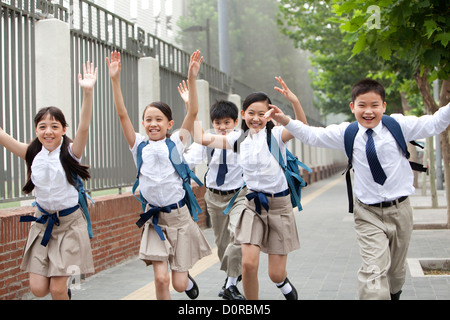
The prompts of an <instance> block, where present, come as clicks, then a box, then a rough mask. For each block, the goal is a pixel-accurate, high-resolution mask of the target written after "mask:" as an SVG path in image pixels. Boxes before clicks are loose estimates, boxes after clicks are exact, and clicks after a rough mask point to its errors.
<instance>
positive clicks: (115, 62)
mask: <svg viewBox="0 0 450 320" xmlns="http://www.w3.org/2000/svg"><path fill="white" fill-rule="evenodd" d="M106 64H107V65H108V68H109V76H110V77H111V79H115V78H118V77H119V75H120V71H121V69H122V63H121V62H120V52H117V51H114V52H111V59H108V58H106Z"/></svg>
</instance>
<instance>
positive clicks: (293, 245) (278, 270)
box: [195, 77, 306, 300]
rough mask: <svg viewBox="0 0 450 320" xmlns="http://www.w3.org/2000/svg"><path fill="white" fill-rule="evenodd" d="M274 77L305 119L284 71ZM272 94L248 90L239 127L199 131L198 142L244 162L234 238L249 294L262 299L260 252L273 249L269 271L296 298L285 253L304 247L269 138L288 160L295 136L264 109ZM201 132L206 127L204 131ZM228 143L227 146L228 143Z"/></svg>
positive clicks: (282, 92) (299, 115) (277, 88)
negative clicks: (242, 193) (241, 198)
mask: <svg viewBox="0 0 450 320" xmlns="http://www.w3.org/2000/svg"><path fill="white" fill-rule="evenodd" d="M276 80H277V81H278V82H279V83H280V84H281V88H279V87H275V90H277V91H278V92H280V93H281V94H283V95H284V96H285V97H286V98H287V99H288V100H289V101H290V102H291V104H292V106H293V108H294V112H295V116H296V118H297V119H299V120H300V121H302V122H304V123H306V116H305V114H304V112H303V109H302V107H301V104H300V101H299V100H298V98H297V97H296V96H295V94H293V93H292V92H291V90H290V89H289V88H288V86H287V85H286V83H285V82H284V81H283V79H282V78H281V77H277V78H276ZM271 104H272V102H271V100H270V99H269V97H268V96H267V95H266V94H265V93H262V92H258V93H253V94H250V95H249V96H248V97H247V98H246V99H245V101H244V103H243V107H242V111H241V116H242V120H243V121H242V130H243V132H244V133H243V134H242V133H241V132H231V133H229V134H228V135H226V136H220V135H212V134H207V133H202V132H201V130H196V131H195V142H197V143H202V144H203V145H207V146H209V147H212V148H227V149H235V151H237V152H238V162H239V164H240V165H241V166H242V169H243V176H244V181H245V182H246V184H247V188H248V193H247V195H246V201H245V206H244V210H243V211H242V213H241V216H240V219H239V222H238V224H237V226H236V240H235V243H237V244H241V245H242V284H243V288H244V292H245V297H246V298H247V299H248V300H255V299H258V297H259V293H258V291H259V290H258V268H259V256H260V252H261V251H262V252H264V253H267V254H268V255H269V277H270V279H271V280H272V281H273V282H274V283H275V284H276V285H277V287H278V288H280V289H281V291H282V293H283V295H284V296H285V298H286V299H287V300H297V292H296V290H295V288H294V286H293V285H292V284H291V283H290V281H289V280H288V278H287V271H286V262H287V255H288V253H289V252H292V251H294V250H296V249H298V248H299V247H300V243H299V239H298V234H297V227H296V224H295V217H294V213H293V208H292V204H291V200H290V195H289V189H288V184H287V181H286V178H285V176H284V173H283V171H282V169H281V166H280V165H279V163H278V160H277V159H275V157H274V156H273V155H272V154H271V152H270V150H269V146H268V138H269V139H270V138H271V137H272V139H273V138H274V139H276V141H277V143H278V145H279V147H280V150H281V153H282V156H283V158H284V160H285V161H286V143H287V142H288V141H289V140H291V139H292V138H293V136H292V135H291V134H290V133H289V132H288V131H287V130H286V129H284V128H283V127H281V126H275V124H274V123H273V122H272V121H269V120H268V119H267V118H266V117H265V114H266V113H267V112H268V111H269V109H270V108H271ZM200 133H202V134H201V135H200ZM224 146H225V147H224Z"/></svg>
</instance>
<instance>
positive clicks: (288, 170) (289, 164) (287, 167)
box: [267, 134, 312, 211]
mask: <svg viewBox="0 0 450 320" xmlns="http://www.w3.org/2000/svg"><path fill="white" fill-rule="evenodd" d="M267 143H268V144H269V150H270V152H271V153H272V155H273V156H274V157H275V159H277V160H278V163H279V164H280V166H281V169H282V170H283V172H284V176H285V177H286V181H287V183H288V186H289V193H290V195H291V203H292V207H293V208H297V209H298V211H302V210H303V207H302V205H301V203H300V201H301V198H302V193H301V189H302V188H303V187H306V186H307V185H308V184H307V183H306V181H305V180H303V178H302V176H301V175H300V170H299V166H300V167H302V168H303V169H305V170H306V171H308V172H309V173H311V172H312V170H311V169H310V168H309V167H308V166H306V165H305V164H304V163H303V162H301V161H300V160H298V158H297V157H296V156H294V155H293V154H292V152H290V151H289V149H287V148H286V162H284V159H283V156H282V154H281V150H280V147H279V145H278V142H277V140H276V139H275V137H274V136H273V134H270V136H269V135H267ZM272 146H274V148H272ZM276 150H278V153H277V152H276Z"/></svg>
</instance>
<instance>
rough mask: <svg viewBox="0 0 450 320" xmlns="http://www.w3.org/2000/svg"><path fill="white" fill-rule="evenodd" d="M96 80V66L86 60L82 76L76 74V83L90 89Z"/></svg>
mask: <svg viewBox="0 0 450 320" xmlns="http://www.w3.org/2000/svg"><path fill="white" fill-rule="evenodd" d="M96 82H97V68H94V64H93V63H89V61H88V62H86V63H84V64H83V76H82V75H81V74H79V75H78V83H79V85H80V87H81V88H83V89H85V90H92V89H93V88H94V85H95V83H96Z"/></svg>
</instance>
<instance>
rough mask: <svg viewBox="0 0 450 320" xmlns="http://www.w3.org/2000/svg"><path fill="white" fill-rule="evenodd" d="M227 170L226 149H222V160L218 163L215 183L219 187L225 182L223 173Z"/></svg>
mask: <svg viewBox="0 0 450 320" xmlns="http://www.w3.org/2000/svg"><path fill="white" fill-rule="evenodd" d="M227 172H228V167H227V150H225V149H224V150H222V161H221V163H220V164H219V171H218V172H217V178H216V183H217V185H218V186H219V187H220V186H221V185H223V184H224V183H225V175H226V174H227Z"/></svg>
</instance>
